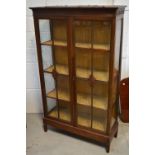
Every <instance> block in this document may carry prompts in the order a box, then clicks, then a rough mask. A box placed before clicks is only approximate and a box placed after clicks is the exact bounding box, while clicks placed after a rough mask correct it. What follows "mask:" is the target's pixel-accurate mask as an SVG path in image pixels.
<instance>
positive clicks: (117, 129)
mask: <svg viewBox="0 0 155 155" xmlns="http://www.w3.org/2000/svg"><path fill="white" fill-rule="evenodd" d="M117 134H118V129H117V131H116V133H115V135H114V137H115V138H117Z"/></svg>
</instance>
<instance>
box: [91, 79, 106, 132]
mask: <svg viewBox="0 0 155 155" xmlns="http://www.w3.org/2000/svg"><path fill="white" fill-rule="evenodd" d="M107 108H108V83H103V82H95V83H94V87H93V125H92V128H94V129H97V130H101V131H105V130H106V124H107Z"/></svg>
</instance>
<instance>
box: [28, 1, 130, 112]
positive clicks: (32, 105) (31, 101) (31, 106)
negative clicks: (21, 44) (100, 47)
mask: <svg viewBox="0 0 155 155" xmlns="http://www.w3.org/2000/svg"><path fill="white" fill-rule="evenodd" d="M26 2H27V6H26V24H27V25H26V34H27V36H26V72H27V75H26V76H27V77H26V111H27V113H41V112H42V102H41V91H40V81H39V73H38V64H37V63H38V62H37V53H36V43H35V34H34V26H33V17H32V12H31V10H30V9H28V7H32V6H48V5H88V4H89V5H108V4H109V5H111V4H116V5H117V4H120V5H128V0H27V1H26ZM128 16H129V12H128V7H127V8H126V11H125V19H124V40H123V57H122V75H121V76H122V78H124V77H127V76H128V74H129V70H128V59H129V58H128Z"/></svg>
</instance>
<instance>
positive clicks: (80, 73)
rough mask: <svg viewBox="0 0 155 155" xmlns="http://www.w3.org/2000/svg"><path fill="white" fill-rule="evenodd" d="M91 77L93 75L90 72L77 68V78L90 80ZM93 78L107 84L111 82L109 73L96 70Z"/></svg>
mask: <svg viewBox="0 0 155 155" xmlns="http://www.w3.org/2000/svg"><path fill="white" fill-rule="evenodd" d="M90 75H91V71H90V70H88V69H84V68H76V76H77V77H79V78H86V79H88V78H89V76H90ZM93 76H94V78H95V79H96V80H98V81H104V82H107V81H108V80H109V74H108V72H103V71H97V70H94V71H93Z"/></svg>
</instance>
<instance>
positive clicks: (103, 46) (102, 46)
mask: <svg viewBox="0 0 155 155" xmlns="http://www.w3.org/2000/svg"><path fill="white" fill-rule="evenodd" d="M75 47H77V48H87V49H91V48H93V49H101V50H106V51H109V50H110V44H93V47H92V46H91V43H75Z"/></svg>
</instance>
